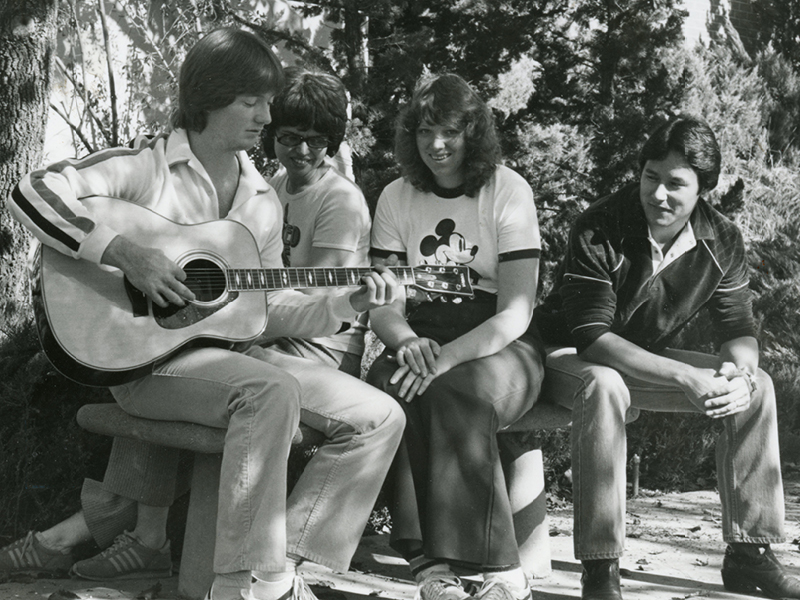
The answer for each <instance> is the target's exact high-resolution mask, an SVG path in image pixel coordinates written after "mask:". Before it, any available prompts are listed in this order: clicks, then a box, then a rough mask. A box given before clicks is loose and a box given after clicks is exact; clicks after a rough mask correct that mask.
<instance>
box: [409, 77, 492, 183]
mask: <svg viewBox="0 0 800 600" xmlns="http://www.w3.org/2000/svg"><path fill="white" fill-rule="evenodd" d="M422 123H430V124H433V125H444V126H450V127H454V128H456V129H459V130H461V131H463V132H464V142H465V145H466V153H465V157H464V164H463V165H462V166H461V170H462V171H463V173H464V193H465V194H466V195H467V196H475V195H476V194H477V193H478V190H480V188H481V187H483V186H484V185H485V184H486V183H487V182H488V181H489V179H490V178H491V176H492V175H493V174H494V172H495V169H496V167H497V165H498V164H499V163H500V144H499V142H498V139H497V132H496V130H495V127H494V117H493V116H492V112H491V110H490V109H489V107H488V106H486V103H485V102H484V101H483V100H481V99H480V97H478V94H476V93H475V91H474V90H473V89H472V88H471V87H470V86H469V84H468V83H467V82H466V81H464V80H463V79H462V78H461V77H459V76H458V75H455V74H453V73H445V74H442V75H437V76H433V77H426V78H423V79H421V80H420V81H419V83H418V84H417V87H416V89H415V90H414V95H413V96H412V98H411V102H410V103H409V104H408V105H407V106H406V107H405V108H404V109H403V110H402V111H401V112H400V116H399V117H398V119H397V125H396V128H395V158H396V159H397V162H398V163H399V164H400V168H401V169H402V173H403V176H404V177H405V178H406V179H408V181H409V182H410V183H411V184H412V185H413V186H414V187H416V188H417V189H419V190H421V191H423V192H430V191H431V190H432V189H434V188H435V186H436V182H435V180H434V177H433V173H431V170H430V169H429V168H428V167H427V166H426V165H425V163H424V162H423V161H422V157H421V156H420V153H419V150H418V149H417V128H418V127H419V126H420V125H421V124H422Z"/></svg>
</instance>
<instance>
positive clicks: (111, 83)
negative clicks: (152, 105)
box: [97, 0, 119, 147]
mask: <svg viewBox="0 0 800 600" xmlns="http://www.w3.org/2000/svg"><path fill="white" fill-rule="evenodd" d="M97 12H98V13H99V14H100V25H101V27H102V29H103V42H104V44H105V49H106V67H107V68H108V93H109V100H110V102H111V145H112V146H113V147H116V146H119V118H118V117H117V86H116V82H115V79H114V69H112V68H111V42H110V41H109V36H108V23H107V22H106V9H105V6H103V0H97Z"/></svg>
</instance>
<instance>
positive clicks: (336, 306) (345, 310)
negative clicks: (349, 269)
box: [330, 289, 360, 322]
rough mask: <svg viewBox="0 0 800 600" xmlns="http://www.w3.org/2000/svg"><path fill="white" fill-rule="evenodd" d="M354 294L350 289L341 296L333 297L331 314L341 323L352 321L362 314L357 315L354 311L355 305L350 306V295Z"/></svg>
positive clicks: (333, 295)
mask: <svg viewBox="0 0 800 600" xmlns="http://www.w3.org/2000/svg"><path fill="white" fill-rule="evenodd" d="M352 292H353V290H352V289H350V290H344V291H342V293H340V294H332V295H331V300H330V302H331V313H332V314H333V316H334V317H336V318H337V319H339V320H340V321H348V322H349V321H352V320H353V319H355V318H356V317H357V316H358V315H359V314H360V313H357V312H356V311H355V310H354V309H353V305H352V304H350V294H351V293H352Z"/></svg>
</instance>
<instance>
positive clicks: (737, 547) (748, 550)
mask: <svg viewBox="0 0 800 600" xmlns="http://www.w3.org/2000/svg"><path fill="white" fill-rule="evenodd" d="M728 545H729V546H730V547H731V550H732V551H733V553H734V554H739V555H740V556H749V557H752V558H755V557H756V556H761V555H762V554H764V553H765V552H766V551H767V550H769V544H748V543H745V542H731V543H730V544H728Z"/></svg>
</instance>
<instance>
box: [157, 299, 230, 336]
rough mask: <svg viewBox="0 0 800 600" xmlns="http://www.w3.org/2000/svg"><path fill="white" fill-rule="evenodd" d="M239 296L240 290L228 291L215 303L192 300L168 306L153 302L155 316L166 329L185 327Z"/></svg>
mask: <svg viewBox="0 0 800 600" xmlns="http://www.w3.org/2000/svg"><path fill="white" fill-rule="evenodd" d="M238 297H239V292H228V293H227V294H226V295H225V297H224V298H223V299H221V300H219V301H217V302H214V303H213V304H209V303H205V302H203V303H198V302H192V303H190V304H187V305H186V306H177V305H176V304H170V305H169V306H167V307H166V308H162V307H160V306H159V305H158V304H153V318H154V319H155V321H156V323H158V324H159V325H160V326H161V327H163V328H164V329H183V328H184V327H189V326H190V325H194V324H195V323H199V322H200V321H202V320H203V319H206V318H208V317H210V316H211V315H213V314H214V313H216V312H218V311H220V310H222V309H223V308H225V307H226V306H227V305H228V304H230V303H231V302H233V301H234V300H236V299H237V298H238Z"/></svg>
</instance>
